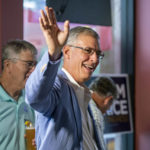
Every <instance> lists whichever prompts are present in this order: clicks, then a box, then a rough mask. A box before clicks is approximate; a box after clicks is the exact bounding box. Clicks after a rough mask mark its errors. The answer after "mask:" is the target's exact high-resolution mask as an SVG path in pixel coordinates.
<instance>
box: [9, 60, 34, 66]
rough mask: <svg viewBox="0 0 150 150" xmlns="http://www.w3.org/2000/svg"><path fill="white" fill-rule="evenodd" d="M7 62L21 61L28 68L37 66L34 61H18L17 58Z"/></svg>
mask: <svg viewBox="0 0 150 150" xmlns="http://www.w3.org/2000/svg"><path fill="white" fill-rule="evenodd" d="M9 60H18V61H22V62H24V63H26V65H27V66H28V67H34V66H36V64H37V62H36V61H27V60H22V59H19V58H10V59H9Z"/></svg>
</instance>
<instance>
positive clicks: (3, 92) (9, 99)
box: [0, 85, 25, 102]
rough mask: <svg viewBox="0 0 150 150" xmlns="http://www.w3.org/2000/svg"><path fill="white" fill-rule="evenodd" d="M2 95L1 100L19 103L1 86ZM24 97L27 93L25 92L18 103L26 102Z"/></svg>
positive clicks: (0, 95)
mask: <svg viewBox="0 0 150 150" xmlns="http://www.w3.org/2000/svg"><path fill="white" fill-rule="evenodd" d="M0 93H1V94H0V100H3V101H13V102H17V101H16V100H15V99H13V98H12V97H11V96H10V95H9V94H8V93H7V92H6V91H5V90H4V89H3V87H2V86H1V85H0ZM24 95H25V92H24V90H22V91H21V95H20V96H19V99H18V102H21V101H23V100H24Z"/></svg>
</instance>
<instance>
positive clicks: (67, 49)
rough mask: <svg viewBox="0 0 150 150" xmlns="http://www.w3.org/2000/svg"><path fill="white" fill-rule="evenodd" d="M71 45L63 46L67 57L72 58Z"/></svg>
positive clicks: (64, 54)
mask: <svg viewBox="0 0 150 150" xmlns="http://www.w3.org/2000/svg"><path fill="white" fill-rule="evenodd" d="M70 51H71V50H70V47H69V46H68V45H65V46H64V47H63V56H64V58H65V59H69V58H70Z"/></svg>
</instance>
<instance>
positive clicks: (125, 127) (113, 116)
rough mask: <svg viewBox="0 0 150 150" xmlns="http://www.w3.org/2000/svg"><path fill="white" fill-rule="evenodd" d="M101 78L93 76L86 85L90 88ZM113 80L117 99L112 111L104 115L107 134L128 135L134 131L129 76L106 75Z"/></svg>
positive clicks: (111, 108)
mask: <svg viewBox="0 0 150 150" xmlns="http://www.w3.org/2000/svg"><path fill="white" fill-rule="evenodd" d="M100 76H104V74H101V75H99V76H92V77H91V79H90V80H89V81H88V82H87V83H86V84H87V85H88V86H89V85H90V84H91V83H92V82H94V80H95V79H96V78H98V77H100ZM105 76H109V77H111V78H112V79H113V81H114V82H115V84H116V87H117V92H118V94H117V98H116V99H115V100H114V101H113V104H112V105H111V107H110V109H109V110H108V111H107V112H106V113H105V114H104V122H105V129H104V133H105V134H110V133H127V132H132V131H133V125H132V112H131V101H130V93H129V80H128V75H127V74H119V75H118V74H117V75H115V74H105Z"/></svg>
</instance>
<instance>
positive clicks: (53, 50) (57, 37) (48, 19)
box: [39, 6, 69, 60]
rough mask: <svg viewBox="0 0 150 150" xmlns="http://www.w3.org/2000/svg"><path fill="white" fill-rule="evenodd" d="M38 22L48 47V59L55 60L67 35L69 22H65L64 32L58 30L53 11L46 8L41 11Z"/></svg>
mask: <svg viewBox="0 0 150 150" xmlns="http://www.w3.org/2000/svg"><path fill="white" fill-rule="evenodd" d="M39 22H40V27H41V30H42V32H43V34H44V37H45V40H46V43H47V46H48V52H49V55H50V58H51V60H57V59H58V58H59V56H60V54H61V49H62V47H63V46H64V44H65V42H66V40H67V37H68V34H69V21H65V23H64V31H62V30H60V29H59V27H58V25H57V21H56V17H55V14H54V10H53V9H52V8H48V7H47V6H46V7H45V12H44V11H43V10H41V17H40V18H39Z"/></svg>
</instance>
